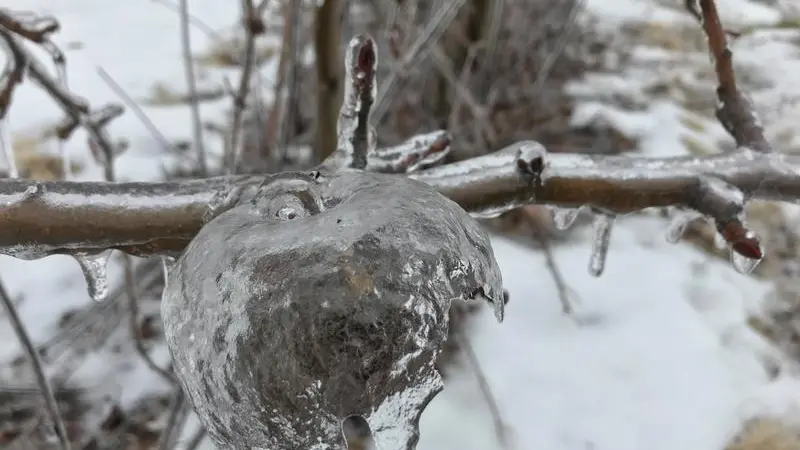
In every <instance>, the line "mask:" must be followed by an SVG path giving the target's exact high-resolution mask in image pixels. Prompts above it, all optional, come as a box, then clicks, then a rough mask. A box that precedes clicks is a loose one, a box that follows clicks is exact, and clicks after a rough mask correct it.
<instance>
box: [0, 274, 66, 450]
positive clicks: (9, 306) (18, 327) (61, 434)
mask: <svg viewBox="0 0 800 450" xmlns="http://www.w3.org/2000/svg"><path fill="white" fill-rule="evenodd" d="M0 302H2V303H3V307H4V308H5V309H6V312H7V313H8V319H9V322H11V327H12V328H13V329H14V333H15V334H16V335H17V338H18V339H19V341H20V344H22V349H23V350H24V352H25V354H26V355H27V356H28V359H29V360H30V363H31V365H32V366H33V373H34V375H35V376H36V383H37V384H38V385H39V389H40V390H41V391H42V395H43V396H44V400H45V404H46V405H47V411H48V413H49V414H50V420H51V421H52V422H53V426H54V427H55V431H56V434H57V435H58V440H59V442H60V443H61V447H62V448H63V449H64V450H70V449H71V445H70V443H69V436H68V435H67V429H66V427H65V426H64V420H63V419H62V418H61V413H60V412H59V409H58V402H57V401H56V397H55V395H54V394H53V388H52V387H51V386H50V381H49V380H48V379H47V375H45V373H44V367H43V365H42V361H41V359H40V358H39V354H38V353H37V351H36V347H35V346H34V345H33V341H32V340H31V338H30V336H29V335H28V331H27V329H26V328H25V325H24V324H23V323H22V319H21V318H20V317H19V313H18V312H17V308H16V306H14V302H12V301H11V297H10V296H9V295H8V291H7V290H6V287H5V285H4V284H3V283H2V281H0Z"/></svg>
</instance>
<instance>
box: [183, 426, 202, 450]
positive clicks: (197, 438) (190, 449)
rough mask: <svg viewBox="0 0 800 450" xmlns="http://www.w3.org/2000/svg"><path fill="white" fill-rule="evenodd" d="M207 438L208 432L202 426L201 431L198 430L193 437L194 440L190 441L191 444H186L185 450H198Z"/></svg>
mask: <svg viewBox="0 0 800 450" xmlns="http://www.w3.org/2000/svg"><path fill="white" fill-rule="evenodd" d="M207 436H208V432H207V431H206V429H205V427H203V426H202V425H201V426H200V429H199V430H197V431H196V432H195V433H194V435H192V438H191V439H189V442H187V443H186V448H185V449H184V450H197V449H198V448H199V447H200V444H202V443H203V441H204V440H205V439H206V437H207Z"/></svg>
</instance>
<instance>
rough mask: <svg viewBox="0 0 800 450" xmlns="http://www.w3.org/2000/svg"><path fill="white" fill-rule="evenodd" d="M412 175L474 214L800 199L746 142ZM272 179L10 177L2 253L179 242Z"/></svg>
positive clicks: (1, 223)
mask: <svg viewBox="0 0 800 450" xmlns="http://www.w3.org/2000/svg"><path fill="white" fill-rule="evenodd" d="M523 147H525V148H528V149H529V150H530V149H535V151H534V152H533V153H530V152H528V153H527V154H528V155H535V156H536V158H537V160H538V162H537V163H536V164H531V161H523V162H524V163H525V164H527V165H528V166H530V167H532V168H533V169H534V170H540V173H539V174H538V176H532V175H531V174H530V173H526V172H523V171H521V169H520V156H521V155H524V154H525V152H521V149H522V148H523ZM387 176H406V175H387ZM407 176H409V177H411V178H414V179H417V180H419V181H423V182H425V183H428V184H430V185H432V186H433V187H435V188H436V189H437V190H438V191H439V192H441V193H442V194H444V195H445V196H447V197H449V198H451V199H452V200H454V201H456V202H457V203H458V204H459V205H461V206H462V207H463V208H464V209H466V210H467V211H469V212H471V213H472V214H474V215H476V216H491V215H496V214H500V213H502V212H504V211H508V210H511V209H513V208H516V207H519V206H523V205H527V204H548V205H554V206H557V207H562V208H578V207H582V206H590V207H594V208H598V209H601V210H603V211H606V212H608V213H613V214H626V213H630V212H633V211H638V210H641V209H644V208H648V207H667V206H676V207H683V208H686V209H689V210H693V211H697V212H698V213H700V214H702V215H703V216H706V217H710V218H712V219H714V221H715V222H716V223H717V224H718V226H721V227H724V225H725V224H728V223H731V222H732V221H733V220H734V219H740V217H739V216H738V214H740V212H741V203H742V202H743V201H744V200H745V199H750V198H758V199H763V200H775V201H788V202H800V156H796V155H784V154H780V153H769V154H767V153H758V152H754V151H751V150H746V149H743V150H740V151H736V152H733V153H729V154H721V155H714V156H707V157H676V158H658V159H653V158H644V157H640V158H636V157H629V156H599V155H594V156H593V155H582V154H547V153H545V152H543V148H542V147H541V146H540V145H539V144H536V143H534V142H522V143H518V144H514V145H512V146H509V147H507V148H506V149H503V150H500V151H498V152H495V153H493V154H490V155H486V156H482V157H478V158H473V159H469V160H465V161H461V162H457V163H453V164H448V165H444V166H439V167H436V168H431V169H426V170H420V171H418V172H416V173H412V174H410V175H407ZM270 179H272V178H267V180H270ZM263 180H264V177H263V176H236V177H216V178H209V179H203V180H190V181H174V182H164V183H104V182H38V181H29V180H8V179H6V180H0V253H3V254H10V255H13V256H17V257H20V258H38V257H43V256H45V255H47V254H53V253H69V252H74V251H97V250H100V249H104V248H117V249H120V250H123V251H126V252H129V253H132V254H136V255H145V254H158V253H167V254H169V253H174V252H178V251H180V250H182V249H183V248H184V247H185V246H186V244H187V243H188V242H189V240H191V239H192V237H193V236H194V235H195V234H196V233H197V231H198V230H199V229H200V228H201V227H202V226H203V224H204V223H205V222H206V221H207V220H209V219H210V218H212V217H214V216H215V215H217V214H218V213H220V212H222V211H224V210H226V209H227V208H229V207H230V205H232V204H234V203H235V202H237V201H244V200H246V199H248V198H251V197H252V195H254V193H255V192H256V190H257V186H258V185H259V184H260V183H261V182H262V181H263ZM267 186H268V184H267Z"/></svg>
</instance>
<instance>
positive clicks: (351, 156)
mask: <svg viewBox="0 0 800 450" xmlns="http://www.w3.org/2000/svg"><path fill="white" fill-rule="evenodd" d="M377 68H378V49H377V45H376V44H375V41H374V40H373V39H372V38H371V37H370V36H367V35H364V34H361V35H358V36H356V37H354V38H353V39H351V40H350V42H349V43H348V44H347V53H346V54H345V59H344V74H345V76H344V100H343V101H342V106H341V108H340V109H339V118H338V121H337V123H336V132H337V135H338V142H337V144H336V147H337V148H336V150H335V151H334V152H333V153H332V154H331V156H330V157H328V159H327V160H326V161H325V163H324V166H325V167H326V168H330V169H335V168H342V167H347V168H351V169H364V168H366V166H367V159H368V157H369V155H370V154H371V153H372V152H373V151H375V144H376V140H377V136H376V132H375V129H374V127H373V126H372V125H371V123H370V112H371V109H372V105H373V104H374V103H375V96H376V95H377V89H378V85H377V83H376V81H375V78H376V75H377Z"/></svg>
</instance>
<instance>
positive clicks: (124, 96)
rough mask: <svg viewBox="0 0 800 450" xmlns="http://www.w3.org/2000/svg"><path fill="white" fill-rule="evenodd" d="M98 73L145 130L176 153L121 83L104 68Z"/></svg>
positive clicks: (164, 146) (173, 147)
mask: <svg viewBox="0 0 800 450" xmlns="http://www.w3.org/2000/svg"><path fill="white" fill-rule="evenodd" d="M97 73H98V74H99V75H100V78H102V79H103V81H105V82H106V84H107V85H108V87H110V88H111V90H113V91H114V93H115V94H117V96H118V97H119V98H120V99H121V100H122V102H123V103H124V104H125V106H127V107H128V108H129V109H130V110H131V111H133V113H134V114H136V117H138V118H139V120H140V121H141V122H142V124H143V125H144V126H145V128H147V130H148V131H149V132H150V134H151V135H152V136H153V137H154V138H155V139H156V140H157V141H158V143H159V144H161V147H162V148H163V149H164V150H167V151H169V152H174V150H175V146H174V145H172V144H171V143H170V142H169V140H168V139H167V138H166V136H164V134H163V133H162V132H161V131H160V130H159V129H158V127H156V125H155V124H154V123H153V121H152V120H150V118H149V117H148V116H147V114H146V113H145V112H144V111H143V110H142V108H141V107H139V105H138V104H136V101H135V100H134V99H133V98H132V97H131V96H130V95H128V93H127V92H125V90H124V89H122V86H120V85H119V83H117V82H116V81H115V80H114V79H113V78H111V75H109V73H108V72H106V70H105V69H103V68H102V67H98V68H97Z"/></svg>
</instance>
